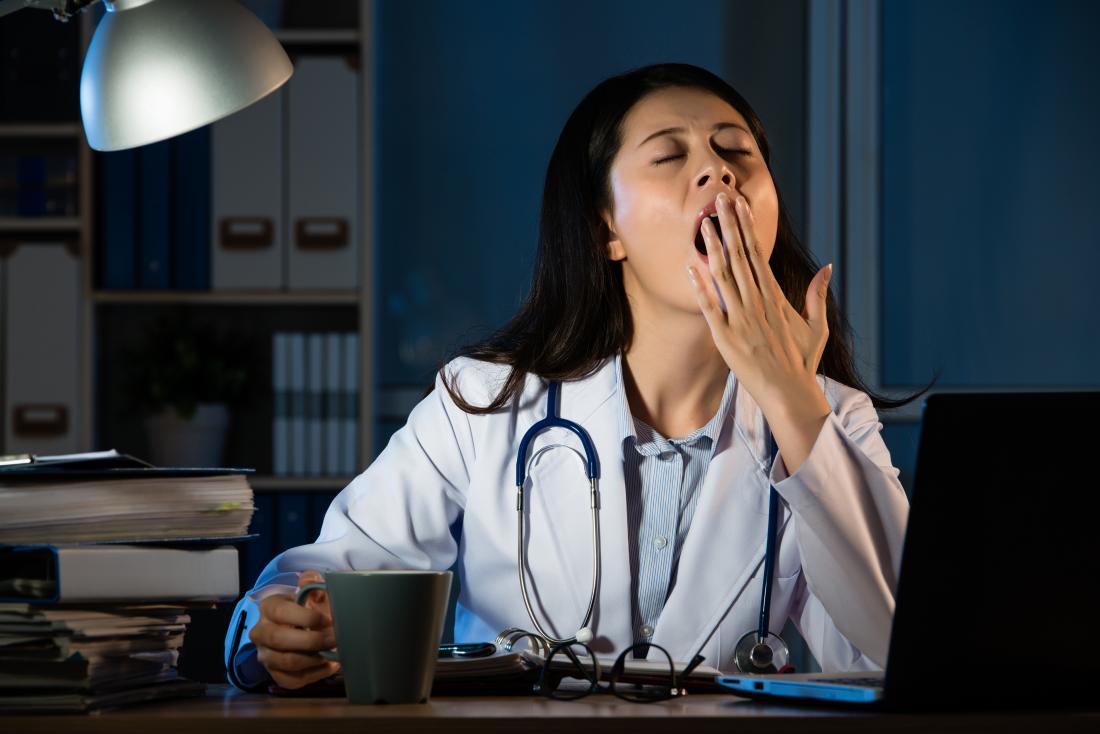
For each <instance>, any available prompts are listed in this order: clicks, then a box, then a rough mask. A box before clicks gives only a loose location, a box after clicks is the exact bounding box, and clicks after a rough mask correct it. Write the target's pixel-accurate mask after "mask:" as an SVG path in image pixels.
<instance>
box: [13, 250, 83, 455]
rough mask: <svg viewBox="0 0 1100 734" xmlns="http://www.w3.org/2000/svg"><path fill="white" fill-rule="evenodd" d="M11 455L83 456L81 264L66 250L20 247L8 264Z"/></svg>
mask: <svg viewBox="0 0 1100 734" xmlns="http://www.w3.org/2000/svg"><path fill="white" fill-rule="evenodd" d="M6 270H7V278H6V280H7V289H6V290H7V292H6V293H5V300H6V303H5V304H4V308H3V309H2V310H3V313H4V322H3V327H2V329H0V331H2V334H3V339H4V352H3V354H4V359H5V362H6V364H5V365H4V369H3V370H2V371H3V374H4V389H3V393H4V399H5V402H4V426H3V429H2V430H3V442H2V443H3V446H4V449H5V451H6V452H7V453H66V452H71V451H76V450H77V449H78V448H79V441H80V439H79V436H78V433H79V431H78V426H80V404H81V403H80V400H79V393H80V374H79V365H80V324H81V305H80V293H81V286H80V262H79V259H78V258H77V256H76V255H75V254H74V253H73V252H72V251H70V249H69V246H68V245H67V244H66V243H53V242H34V243H26V242H24V243H20V244H18V245H17V246H16V248H15V250H14V251H13V252H12V253H11V254H10V255H9V256H8V257H7V258H6Z"/></svg>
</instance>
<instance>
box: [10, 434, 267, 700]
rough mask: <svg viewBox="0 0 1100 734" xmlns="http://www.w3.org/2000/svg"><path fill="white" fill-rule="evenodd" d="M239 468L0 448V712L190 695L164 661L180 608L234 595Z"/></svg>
mask: <svg viewBox="0 0 1100 734" xmlns="http://www.w3.org/2000/svg"><path fill="white" fill-rule="evenodd" d="M249 471H251V470H243V469H200V468H185V469H163V468H157V467H152V466H150V465H148V464H147V463H145V462H143V461H141V460H139V459H134V458H133V457H129V456H126V455H123V454H119V453H118V452H115V451H108V452H99V453H94V454H74V455H68V456H53V457H38V456H26V455H24V456H6V457H0V508H3V509H2V511H0V714H2V713H6V712H11V711H42V710H49V711H56V710H61V711H87V710H89V709H95V708H102V707H105V706H118V705H122V704H126V703H133V702H137V701H148V700H152V699H156V698H166V697H178V696H188V695H197V694H201V693H202V692H203V690H204V686H203V684H201V683H197V682H194V681H189V680H185V679H183V678H181V677H179V676H178V674H177V671H176V661H177V657H178V653H179V649H180V648H181V646H182V645H183V639H184V634H185V632H186V630H187V625H188V623H189V622H190V621H191V617H190V615H189V614H188V610H189V609H191V608H195V607H196V606H200V607H203V608H208V609H209V608H213V604H212V603H211V602H213V601H217V600H224V599H234V598H236V597H237V596H238V595H239V593H240V583H239V578H238V559H237V549H236V548H235V547H234V546H233V545H229V544H228V541H229V540H230V539H232V538H235V537H239V536H242V535H245V534H246V533H247V531H248V524H249V521H250V519H251V516H252V513H253V509H254V505H253V501H252V488H251V487H250V486H249V484H248V480H247V479H246V477H245V476H244V475H245V474H246V473H247V472H249Z"/></svg>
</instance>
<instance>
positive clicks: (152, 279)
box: [108, 140, 172, 290]
mask: <svg viewBox="0 0 1100 734" xmlns="http://www.w3.org/2000/svg"><path fill="white" fill-rule="evenodd" d="M171 164H172V141H170V140H162V141H161V142H159V143H153V144H151V145H147V146H145V147H143V148H142V149H141V150H140V151H139V152H138V173H139V175H138V187H139V188H138V192H139V193H138V203H139V207H140V209H139V215H138V251H139V256H138V260H139V263H138V287H139V288H142V289H147V290H148V289H155V290H161V289H166V288H168V287H169V286H170V285H171V284H172V190H171V183H172V181H171V179H172V165H171ZM108 204H109V202H108Z"/></svg>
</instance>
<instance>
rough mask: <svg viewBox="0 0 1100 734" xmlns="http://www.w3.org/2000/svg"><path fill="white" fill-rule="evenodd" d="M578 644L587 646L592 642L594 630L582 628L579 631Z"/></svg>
mask: <svg viewBox="0 0 1100 734" xmlns="http://www.w3.org/2000/svg"><path fill="white" fill-rule="evenodd" d="M577 642H579V643H581V644H582V645H587V644H588V643H589V642H592V630H590V629H588V628H587V627H581V628H580V629H579V630H577Z"/></svg>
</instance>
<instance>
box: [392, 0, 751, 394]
mask: <svg viewBox="0 0 1100 734" xmlns="http://www.w3.org/2000/svg"><path fill="white" fill-rule="evenodd" d="M376 7H377V10H376V12H377V13H378V17H377V21H376V22H377V25H376V34H377V35H376V38H377V44H378V47H377V68H376V74H377V76H376V83H377V97H376V119H377V128H376V131H375V133H376V136H377V141H378V158H377V162H376V175H375V187H376V202H377V203H376V213H377V221H376V223H375V227H376V240H375V242H376V243H377V244H376V257H377V272H378V286H379V287H378V299H379V301H378V303H377V313H378V314H379V322H378V333H377V342H376V346H377V354H378V362H377V369H378V382H379V383H380V384H381V385H386V384H399V383H411V382H418V381H419V382H424V383H425V384H428V383H429V382H430V380H431V379H432V375H433V372H434V370H435V368H436V366H437V361H438V360H439V359H441V358H442V356H443V355H444V354H445V353H446V352H447V351H448V350H449V349H450V348H452V347H454V346H456V345H457V344H459V343H460V342H464V341H467V340H470V339H473V338H476V337H478V336H482V335H484V334H486V333H488V332H489V331H490V330H491V329H492V328H495V327H497V326H499V325H501V324H502V323H503V322H504V321H506V320H507V319H508V318H509V317H510V316H511V315H512V314H513V313H514V312H515V310H516V308H517V307H518V306H519V304H520V303H521V301H522V298H523V296H524V295H525V294H526V293H527V290H528V287H529V284H530V277H531V266H532V263H533V258H534V252H535V245H536V240H537V232H538V215H539V205H540V200H541V196H542V185H543V177H544V176H545V172H546V163H547V161H548V160H549V158H550V153H551V151H552V149H553V147H554V144H555V142H556V141H557V137H558V134H559V133H560V131H561V127H562V125H563V124H564V123H565V120H566V118H567V117H568V115H569V113H570V112H571V111H572V110H573V108H574V107H575V106H576V104H577V103H578V102H579V101H580V99H581V98H582V97H583V95H584V94H585V93H586V92H587V91H588V90H589V89H591V88H592V87H593V86H595V85H596V84H597V83H598V82H600V81H601V80H603V79H605V78H606V77H608V76H611V75H613V74H616V73H620V72H623V71H626V70H628V69H630V68H633V67H635V66H641V65H645V64H649V63H655V62H660V61H684V62H688V63H694V64H698V65H700V66H703V67H706V68H708V69H710V70H711V71H714V72H716V73H719V74H721V73H722V68H723V64H724V63H725V59H726V53H727V51H726V48H725V45H726V44H727V43H728V42H729V39H730V38H731V37H732V34H731V33H728V32H727V33H723V29H724V28H726V27H728V25H727V23H728V19H727V4H726V3H723V2H721V1H720V0H695V1H694V2H689V3H683V4H680V5H678V6H677V7H675V8H671V7H670V6H669V5H668V4H667V3H665V2H656V1H653V0H646V1H643V2H638V1H631V2H625V1H622V0H616V1H614V2H598V3H585V4H583V5H582V4H573V3H560V2H551V1H549V0H538V1H536V2H478V3H469V2H453V1H452V2H432V3H421V2H383V3H377V4H376ZM724 39H725V40H724Z"/></svg>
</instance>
